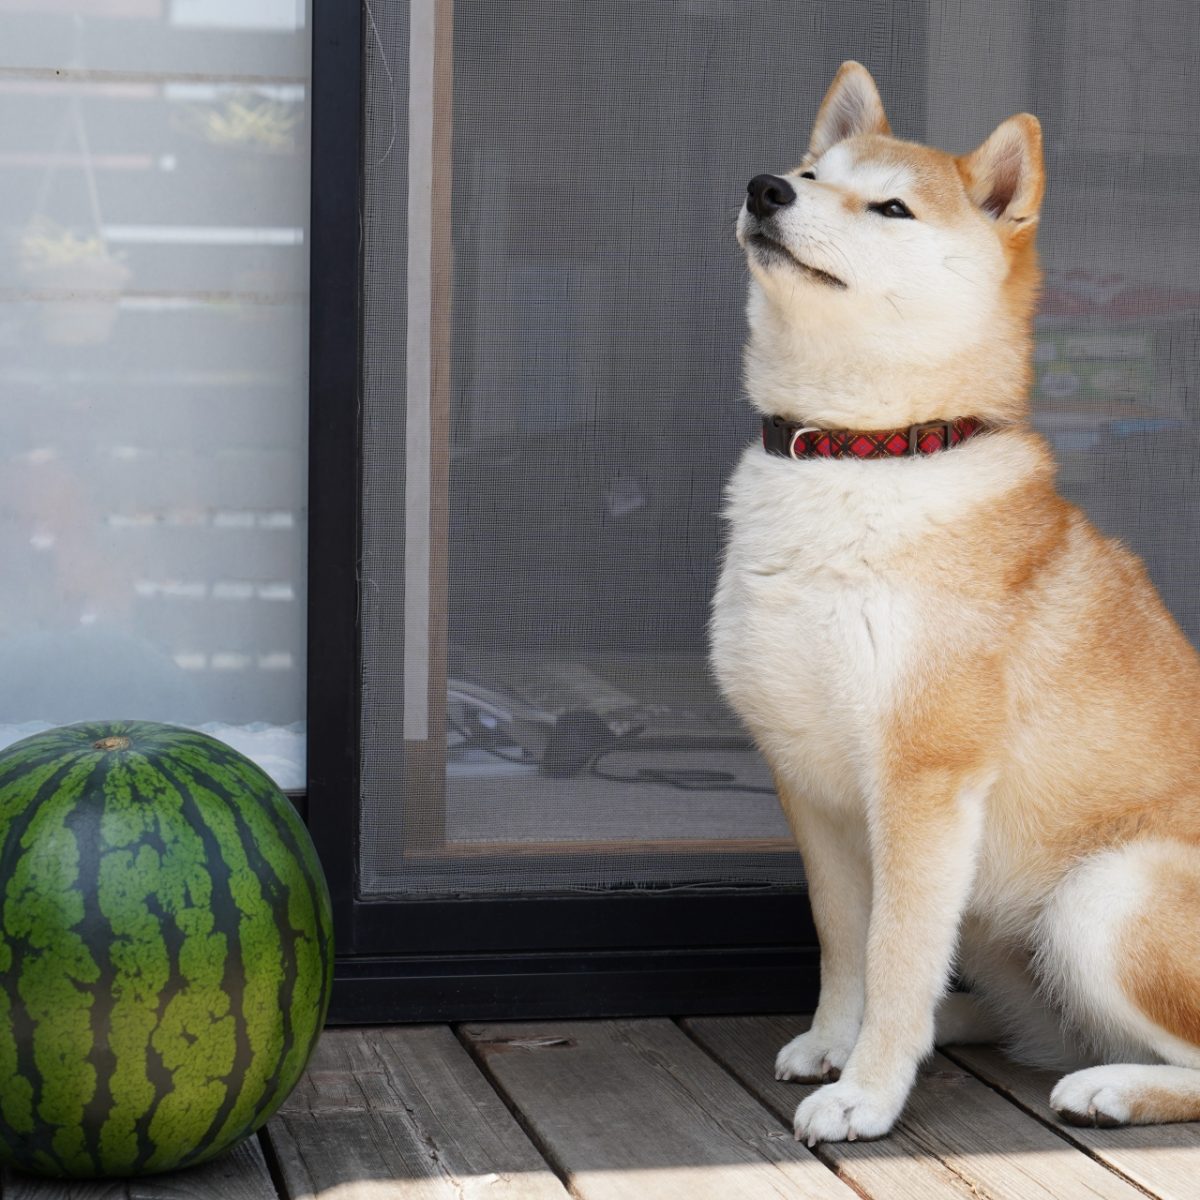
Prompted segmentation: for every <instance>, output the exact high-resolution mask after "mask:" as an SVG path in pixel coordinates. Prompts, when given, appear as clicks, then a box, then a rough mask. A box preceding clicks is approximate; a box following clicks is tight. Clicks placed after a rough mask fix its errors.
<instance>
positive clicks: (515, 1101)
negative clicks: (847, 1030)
mask: <svg viewBox="0 0 1200 1200" xmlns="http://www.w3.org/2000/svg"><path fill="white" fill-rule="evenodd" d="M463 1033H464V1034H465V1036H466V1038H467V1039H468V1040H469V1041H470V1043H471V1044H472V1046H473V1047H474V1049H475V1051H476V1053H477V1055H478V1057H479V1059H480V1061H481V1062H482V1063H483V1064H484V1065H485V1067H486V1069H487V1070H488V1072H489V1073H490V1075H491V1077H492V1079H493V1080H494V1081H495V1083H496V1085H497V1086H498V1087H499V1088H500V1089H501V1090H502V1091H503V1092H504V1093H505V1095H506V1096H507V1097H508V1100H509V1102H510V1104H512V1105H513V1106H514V1107H515V1108H516V1109H517V1110H518V1111H519V1112H520V1113H521V1116H522V1119H523V1121H524V1122H525V1124H526V1126H527V1128H529V1129H530V1130H531V1132H532V1134H533V1136H534V1138H535V1139H536V1140H537V1142H538V1144H539V1145H540V1146H541V1147H542V1149H543V1151H544V1152H545V1153H546V1155H547V1157H548V1158H550V1160H551V1161H552V1162H554V1163H556V1164H557V1165H558V1167H559V1170H560V1173H561V1174H563V1176H564V1177H565V1178H566V1179H567V1181H568V1183H569V1185H570V1188H571V1193H572V1195H573V1196H575V1197H577V1198H578V1200H647V1198H648V1197H653V1198H654V1200H679V1198H681V1197H686V1200H768V1198H772V1197H774V1198H779V1197H804V1198H805V1200H851V1197H852V1196H853V1193H852V1191H851V1190H850V1189H849V1188H848V1187H847V1186H846V1185H845V1184H844V1183H841V1182H840V1181H839V1180H838V1179H836V1178H835V1177H834V1175H833V1174H832V1173H831V1172H830V1171H829V1170H827V1169H826V1168H825V1167H824V1166H822V1165H821V1163H820V1162H818V1160H817V1159H816V1158H815V1157H814V1156H813V1155H812V1154H811V1153H810V1152H809V1151H808V1150H807V1149H805V1147H803V1146H800V1145H797V1144H796V1142H794V1141H793V1140H792V1136H791V1132H790V1130H788V1129H785V1128H784V1127H783V1126H782V1125H781V1124H780V1122H779V1120H778V1119H777V1118H776V1117H774V1116H773V1115H772V1114H771V1113H769V1112H767V1111H766V1110H765V1109H764V1108H763V1107H762V1106H761V1105H760V1104H759V1103H758V1102H757V1101H756V1100H755V1099H754V1098H753V1097H752V1096H750V1095H749V1094H748V1093H747V1092H746V1091H745V1089H744V1088H742V1087H741V1086H740V1085H739V1084H738V1083H737V1082H736V1080H734V1079H733V1078H732V1077H731V1076H730V1075H729V1074H728V1073H727V1072H725V1071H724V1070H722V1069H721V1068H720V1067H719V1066H718V1065H717V1064H716V1063H715V1062H713V1061H712V1059H711V1058H709V1057H708V1055H706V1054H705V1053H704V1052H703V1051H702V1050H701V1049H700V1048H699V1047H698V1046H696V1045H695V1044H694V1043H692V1042H691V1041H690V1040H689V1039H688V1038H687V1037H686V1036H685V1035H684V1034H683V1033H682V1032H681V1031H680V1030H679V1029H678V1028H677V1027H676V1026H675V1025H674V1024H673V1023H672V1022H671V1021H668V1020H638V1021H602V1022H601V1021H594V1022H587V1021H571V1022H565V1021H564V1022H541V1021H539V1022H522V1023H519V1024H504V1025H496V1024H485V1025H475V1024H472V1025H469V1026H466V1027H465V1028H464V1030H463Z"/></svg>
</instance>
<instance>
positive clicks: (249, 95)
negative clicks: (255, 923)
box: [0, 0, 309, 788]
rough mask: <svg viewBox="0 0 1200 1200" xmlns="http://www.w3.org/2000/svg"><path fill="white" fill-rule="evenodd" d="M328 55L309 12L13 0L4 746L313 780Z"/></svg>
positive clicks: (263, 5) (179, 3) (0, 220)
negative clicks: (314, 34) (112, 752)
mask: <svg viewBox="0 0 1200 1200" xmlns="http://www.w3.org/2000/svg"><path fill="white" fill-rule="evenodd" d="M308 62H309V35H308V28H307V19H306V14H305V7H304V4H303V3H302V2H300V3H297V0H239V3H231V2H230V0H53V2H48V3H44V2H42V0H37V2H33V0H0V91H2V92H3V102H4V112H5V120H4V122H3V127H2V129H0V226H2V228H3V234H4V237H3V241H2V243H0V261H2V262H3V267H4V270H3V278H4V285H3V290H2V292H0V428H2V429H3V431H4V436H3V438H2V439H0V562H3V564H4V570H3V572H2V573H0V745H2V744H7V743H8V742H10V741H12V740H14V739H16V738H17V737H21V736H24V735H25V734H26V733H29V732H33V731H34V730H36V729H39V728H43V727H45V726H47V725H56V724H62V723H65V722H69V721H76V720H83V719H94V718H106V717H143V718H150V719H156V720H166V721H176V722H180V723H183V724H187V725H193V726H198V727H201V728H204V729H208V730H210V731H211V732H214V733H216V734H217V735H218V736H220V737H222V738H224V739H225V740H227V741H229V742H231V743H233V744H234V745H236V746H238V747H239V748H241V749H243V750H246V751H247V752H248V753H250V754H251V755H252V756H253V757H254V758H256V759H257V760H258V761H259V762H261V763H262V764H263V765H264V766H265V767H266V768H267V769H268V770H269V771H270V772H271V773H272V774H273V775H274V777H275V778H276V779H277V780H278V781H279V782H280V783H281V784H283V785H284V786H287V787H293V788H299V787H303V785H304V776H303V763H304V726H303V719H304V704H305V696H304V669H305V663H304V644H305V542H306V512H305V486H306V479H305V476H306V457H307V448H306V442H307V432H306V417H307V380H306V366H307V324H308V297H307V289H308V267H307V254H308V247H307V240H308V239H307V214H308V203H309V188H308V126H307V108H306V105H307V96H308Z"/></svg>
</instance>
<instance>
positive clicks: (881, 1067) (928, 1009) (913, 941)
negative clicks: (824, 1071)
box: [795, 770, 983, 1145]
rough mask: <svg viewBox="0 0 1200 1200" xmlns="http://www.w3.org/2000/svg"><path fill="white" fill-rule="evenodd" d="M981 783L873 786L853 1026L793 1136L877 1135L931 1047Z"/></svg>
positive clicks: (969, 867) (927, 775) (969, 872)
mask: <svg viewBox="0 0 1200 1200" xmlns="http://www.w3.org/2000/svg"><path fill="white" fill-rule="evenodd" d="M982 812H983V789H982V788H981V787H978V786H975V787H972V786H970V781H969V780H966V779H963V778H962V777H961V776H958V777H957V778H949V777H948V773H947V772H943V771H932V770H930V771H925V772H923V773H922V774H921V775H920V776H918V777H917V778H915V779H914V778H910V779H908V780H906V781H904V782H893V783H892V784H891V785H890V786H887V787H886V788H885V789H883V794H882V795H881V796H880V798H879V801H878V803H877V804H876V805H874V808H873V811H872V812H871V819H870V844H871V872H872V882H873V894H872V905H871V920H870V927H869V932H868V937H867V963H866V1007H865V1011H864V1014H863V1023H862V1029H861V1031H860V1033H859V1037H858V1041H857V1042H856V1043H855V1046H854V1050H853V1052H852V1053H851V1055H850V1058H849V1060H848V1061H847V1063H846V1066H845V1069H844V1070H843V1071H842V1076H841V1079H839V1080H838V1082H837V1083H831V1084H828V1085H827V1086H825V1087H823V1088H820V1089H819V1090H818V1091H816V1092H814V1093H813V1094H812V1095H811V1096H809V1097H808V1099H806V1100H805V1101H804V1102H803V1103H802V1104H801V1105H800V1107H799V1108H798V1109H797V1110H796V1122H795V1128H796V1137H797V1139H799V1140H803V1141H807V1142H808V1143H809V1145H813V1144H815V1143H816V1142H840V1141H853V1140H855V1139H856V1138H873V1137H881V1136H882V1135H883V1134H885V1133H887V1132H888V1130H890V1129H891V1127H892V1125H893V1124H894V1123H895V1121H896V1118H897V1117H898V1116H899V1115H900V1110H901V1109H902V1108H903V1107H904V1102H905V1100H906V1099H907V1098H908V1093H909V1091H910V1090H911V1089H912V1085H913V1080H914V1079H915V1077H916V1071H917V1064H918V1063H919V1062H920V1061H921V1059H922V1058H924V1057H925V1055H927V1054H928V1053H929V1051H930V1050H931V1049H932V1048H933V1018H934V1010H935V1008H936V1005H937V1001H938V999H939V997H940V996H941V995H942V992H943V991H944V989H945V986H946V980H947V977H948V975H949V971H950V963H951V958H952V956H953V953H954V945H955V939H956V937H957V932H958V925H959V921H960V919H961V917H962V913H963V910H964V908H965V906H966V902H967V897H968V893H969V891H970V886H971V879H972V876H973V874H974V869H975V858H976V852H977V848H978V843H979V836H980V831H981V828H982Z"/></svg>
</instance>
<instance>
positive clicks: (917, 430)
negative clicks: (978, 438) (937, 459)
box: [908, 421, 955, 457]
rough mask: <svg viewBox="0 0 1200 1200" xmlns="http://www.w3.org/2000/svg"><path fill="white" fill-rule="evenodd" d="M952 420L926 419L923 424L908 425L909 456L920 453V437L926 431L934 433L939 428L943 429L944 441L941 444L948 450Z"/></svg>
mask: <svg viewBox="0 0 1200 1200" xmlns="http://www.w3.org/2000/svg"><path fill="white" fill-rule="evenodd" d="M954 425H955V422H954V421H927V422H926V423H925V424H924V425H910V426H909V427H908V453H909V456H910V457H915V456H916V455H918V454H920V453H921V439H922V438H923V437H924V436H925V435H926V434H927V433H936V432H938V431H939V430H944V431H945V438H946V440H945V443H944V444H943V446H942V449H943V450H949V449H950V447H951V445H952V442H951V439H952V438H953V436H954Z"/></svg>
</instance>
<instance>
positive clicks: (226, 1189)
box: [0, 1137, 278, 1200]
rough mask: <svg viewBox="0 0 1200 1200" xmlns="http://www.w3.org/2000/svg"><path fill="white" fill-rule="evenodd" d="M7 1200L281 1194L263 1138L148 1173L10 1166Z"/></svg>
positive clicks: (271, 1198)
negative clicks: (126, 1175) (43, 1174)
mask: <svg viewBox="0 0 1200 1200" xmlns="http://www.w3.org/2000/svg"><path fill="white" fill-rule="evenodd" d="M3 1180H4V1186H3V1190H2V1192H0V1194H2V1195H3V1200H214V1198H216V1197H220V1200H278V1193H277V1192H276V1190H275V1185H274V1183H272V1182H271V1175H270V1172H269V1171H268V1170H267V1164H266V1162H265V1160H264V1159H263V1152H262V1147H261V1146H260V1145H259V1143H258V1138H256V1137H252V1138H248V1139H247V1140H246V1141H244V1142H240V1143H239V1144H238V1145H236V1146H235V1147H234V1148H233V1149H232V1150H230V1151H229V1152H228V1153H226V1154H222V1155H219V1156H218V1157H217V1158H215V1159H213V1160H212V1162H207V1163H202V1164H201V1165H200V1166H198V1167H192V1168H190V1169H189V1170H186V1171H169V1172H167V1173H166V1174H163V1175H149V1176H147V1177H146V1178H145V1179H98V1180H95V1181H85V1180H78V1181H75V1180H64V1179H39V1178H36V1177H35V1176H32V1175H19V1174H17V1173H16V1172H15V1171H6V1172H5V1173H4V1175H3Z"/></svg>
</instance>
